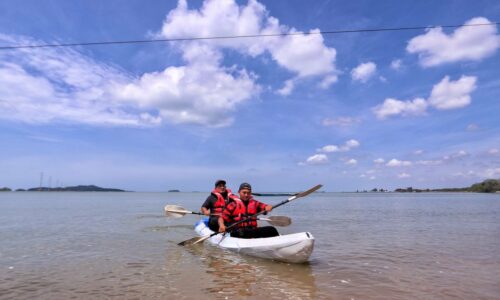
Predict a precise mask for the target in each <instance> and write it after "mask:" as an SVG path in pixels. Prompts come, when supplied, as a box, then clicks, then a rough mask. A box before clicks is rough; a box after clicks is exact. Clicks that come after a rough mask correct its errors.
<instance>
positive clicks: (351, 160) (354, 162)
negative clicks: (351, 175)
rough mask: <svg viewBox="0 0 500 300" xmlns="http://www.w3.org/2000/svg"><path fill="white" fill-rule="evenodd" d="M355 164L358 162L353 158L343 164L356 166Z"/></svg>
mask: <svg viewBox="0 0 500 300" xmlns="http://www.w3.org/2000/svg"><path fill="white" fill-rule="evenodd" d="M357 163H358V161H357V160H355V159H354V158H351V159H349V160H347V161H346V162H345V164H346V165H355V164H357Z"/></svg>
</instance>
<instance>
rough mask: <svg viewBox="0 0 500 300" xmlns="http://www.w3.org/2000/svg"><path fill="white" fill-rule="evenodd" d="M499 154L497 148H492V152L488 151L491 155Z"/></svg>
mask: <svg viewBox="0 0 500 300" xmlns="http://www.w3.org/2000/svg"><path fill="white" fill-rule="evenodd" d="M498 153H500V151H499V150H498V149H497V148H491V149H490V150H488V154H491V155H497V154H498Z"/></svg>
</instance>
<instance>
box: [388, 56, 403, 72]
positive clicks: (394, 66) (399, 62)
mask: <svg viewBox="0 0 500 300" xmlns="http://www.w3.org/2000/svg"><path fill="white" fill-rule="evenodd" d="M402 65H403V61H402V60H401V59H395V60H393V61H391V69H393V70H399V69H401V66H402Z"/></svg>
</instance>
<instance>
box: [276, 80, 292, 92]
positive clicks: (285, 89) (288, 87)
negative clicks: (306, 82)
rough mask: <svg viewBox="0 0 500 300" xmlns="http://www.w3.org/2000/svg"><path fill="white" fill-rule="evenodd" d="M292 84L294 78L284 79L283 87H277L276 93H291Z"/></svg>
mask: <svg viewBox="0 0 500 300" xmlns="http://www.w3.org/2000/svg"><path fill="white" fill-rule="evenodd" d="M294 86H295V82H294V80H292V79H289V80H287V81H285V84H284V85H283V87H282V88H281V89H279V90H278V91H277V93H278V94H280V95H282V96H288V95H290V94H291V93H292V91H293V88H294Z"/></svg>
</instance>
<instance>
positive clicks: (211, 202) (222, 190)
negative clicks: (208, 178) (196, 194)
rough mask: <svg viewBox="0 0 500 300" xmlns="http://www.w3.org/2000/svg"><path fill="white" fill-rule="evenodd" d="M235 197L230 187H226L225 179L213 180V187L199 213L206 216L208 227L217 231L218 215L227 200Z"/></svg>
mask: <svg viewBox="0 0 500 300" xmlns="http://www.w3.org/2000/svg"><path fill="white" fill-rule="evenodd" d="M233 197H234V198H236V196H234V195H233V193H232V192H231V190H230V189H228V188H226V181H225V180H223V179H219V180H217V181H215V188H214V190H213V191H212V192H211V193H210V196H208V197H207V199H206V200H205V202H204V203H203V205H202V206H201V213H203V214H204V215H206V216H209V218H208V228H210V230H212V231H215V232H217V231H219V223H218V219H219V216H221V215H222V211H223V210H224V208H225V207H226V205H227V204H228V202H229V199H231V198H233Z"/></svg>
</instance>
